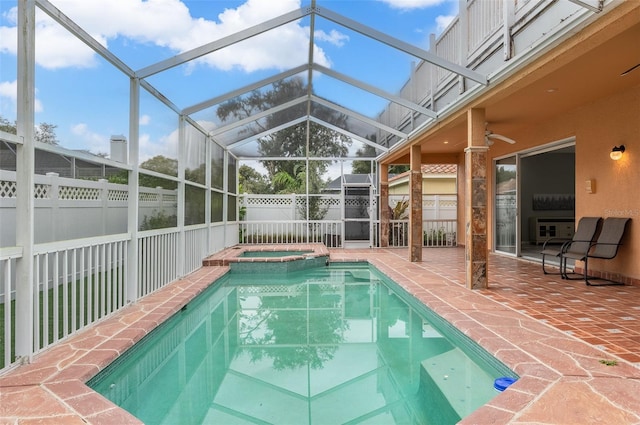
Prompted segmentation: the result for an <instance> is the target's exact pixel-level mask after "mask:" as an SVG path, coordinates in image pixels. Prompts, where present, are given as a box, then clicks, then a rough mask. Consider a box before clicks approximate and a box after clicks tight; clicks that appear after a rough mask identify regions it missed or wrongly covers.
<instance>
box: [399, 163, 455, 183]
mask: <svg viewBox="0 0 640 425" xmlns="http://www.w3.org/2000/svg"><path fill="white" fill-rule="evenodd" d="M421 171H422V174H423V175H425V174H440V175H454V176H455V175H456V174H457V173H458V166H457V165H456V164H426V165H422V167H421ZM409 173H410V172H409V171H406V172H404V173H402V174H397V175H395V176H393V177H390V178H389V183H392V182H396V181H399V180H403V179H405V178H407V177H408V176H409Z"/></svg>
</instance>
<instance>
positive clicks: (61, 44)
mask: <svg viewBox="0 0 640 425" xmlns="http://www.w3.org/2000/svg"><path fill="white" fill-rule="evenodd" d="M56 5H57V6H58V7H59V8H60V10H61V11H62V12H63V13H65V14H66V15H67V16H69V17H70V18H71V19H72V20H74V22H76V23H77V24H79V25H80V26H81V27H82V28H83V29H84V30H85V31H87V32H88V33H89V34H91V35H92V36H93V37H94V38H96V40H98V41H99V42H100V43H101V44H102V45H104V46H107V45H108V41H109V40H113V39H115V38H118V37H123V38H126V39H129V40H133V41H137V42H139V43H151V44H154V45H157V46H161V47H166V48H168V49H170V50H171V51H173V52H175V53H178V52H184V51H188V50H191V49H193V48H195V47H198V46H201V45H203V44H206V43H209V42H212V41H215V40H218V39H220V38H222V37H225V36H227V35H230V34H233V33H236V32H238V31H240V30H243V29H246V28H248V27H251V26H253V25H256V24H259V23H262V22H264V21H265V20H268V19H271V18H274V17H277V16H279V15H282V14H283V13H286V12H290V11H292V10H295V9H298V8H300V0H278V1H265V0H247V2H246V3H244V4H242V5H240V6H238V7H237V8H235V9H226V10H225V11H224V12H222V13H220V14H219V15H218V17H217V20H215V21H213V20H207V19H204V18H198V17H193V16H191V14H190V11H189V9H188V8H187V6H186V5H185V4H184V3H182V2H181V1H179V0H146V1H143V0H119V1H114V0H91V1H87V0H59V1H56ZM14 14H15V8H14V9H12V11H11V12H10V13H7V14H6V17H7V19H8V20H9V21H11V19H9V17H10V16H13V15H14ZM36 21H37V22H36V24H37V45H36V50H37V53H36V56H37V62H38V64H39V65H40V66H42V67H45V68H49V69H57V68H62V67H81V68H84V67H91V66H95V64H96V63H97V62H96V57H95V54H94V53H93V51H92V50H91V49H89V48H88V47H87V46H86V45H84V44H83V43H81V42H80V41H78V40H77V39H75V38H74V37H73V36H71V34H69V33H68V32H66V30H64V29H63V28H62V27H61V26H59V25H58V24H55V23H54V21H53V20H52V19H50V18H49V17H48V16H46V15H45V14H44V13H42V12H38V13H37V19H36ZM0 36H1V37H0V40H2V41H0V51H3V52H10V53H13V54H15V53H16V49H17V47H16V45H17V43H16V37H17V32H16V29H15V26H14V27H0ZM308 38H309V28H308V27H303V26H301V25H300V24H299V23H291V24H288V25H285V26H282V27H279V28H277V29H274V30H271V31H268V32H267V33H264V34H261V35H259V36H256V37H252V38H250V39H248V40H245V41H243V42H241V43H239V44H238V45H235V46H233V48H232V49H223V50H221V51H219V52H215V53H213V54H210V55H207V56H204V57H202V58H199V59H198V60H197V61H198V63H205V64H207V65H209V66H213V67H217V68H220V69H224V70H227V69H232V68H238V69H242V70H244V71H246V72H251V71H254V70H258V69H265V68H278V69H285V68H289V67H291V66H295V65H299V64H300V63H302V62H304V60H305V59H306V51H307V46H308ZM323 40H325V41H330V42H338V43H339V42H344V40H345V37H344V36H341V35H340V34H339V33H334V32H332V33H331V34H330V35H329V36H327V38H323ZM294 52H299V53H296V54H300V55H302V56H301V57H296V56H295V55H294V54H292V53H294ZM314 54H315V58H316V61H317V62H318V63H320V64H323V65H328V63H329V61H328V59H327V58H326V55H325V53H324V52H323V51H322V49H318V48H316V52H315V53H314Z"/></svg>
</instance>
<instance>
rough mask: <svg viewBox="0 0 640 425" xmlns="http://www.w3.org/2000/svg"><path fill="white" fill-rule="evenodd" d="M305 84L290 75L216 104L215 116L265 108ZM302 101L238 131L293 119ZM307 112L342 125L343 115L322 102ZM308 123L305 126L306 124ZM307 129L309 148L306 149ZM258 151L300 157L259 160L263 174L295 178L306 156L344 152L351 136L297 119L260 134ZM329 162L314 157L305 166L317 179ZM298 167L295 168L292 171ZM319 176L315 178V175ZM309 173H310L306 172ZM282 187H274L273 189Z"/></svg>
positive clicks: (298, 93) (241, 115)
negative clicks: (270, 86) (280, 174)
mask: <svg viewBox="0 0 640 425" xmlns="http://www.w3.org/2000/svg"><path fill="white" fill-rule="evenodd" d="M307 90H308V87H307V86H306V85H305V84H304V82H303V80H302V79H301V78H298V77H296V78H292V79H290V80H287V81H281V82H277V83H274V84H273V86H272V89H271V90H269V91H265V92H261V91H259V90H254V91H252V92H251V93H250V94H249V95H248V96H246V97H244V98H242V97H236V98H234V99H230V100H228V101H227V102H225V103H223V104H222V105H220V107H219V108H218V111H217V115H218V118H220V119H221V120H222V121H223V122H224V121H227V120H229V119H231V118H233V119H234V120H241V119H245V118H248V117H250V116H252V115H255V114H258V113H260V112H263V111H267V110H269V109H271V108H274V107H276V106H278V105H281V104H283V103H285V102H287V101H289V100H292V99H297V98H299V97H302V96H305V95H307ZM306 108H307V106H306V104H300V105H297V106H294V107H290V108H287V109H285V110H282V111H278V112H275V113H273V114H271V115H269V116H268V117H267V118H266V119H265V120H263V121H256V122H255V123H254V124H253V128H249V129H246V130H243V131H241V133H240V134H247V135H248V134H257V133H260V132H264V131H267V130H268V129H271V128H274V127H277V126H279V125H282V124H286V123H288V122H290V121H292V120H294V119H297V118H299V117H301V116H304V115H306V114H307V111H306ZM311 114H312V115H313V116H315V117H317V118H319V119H321V120H323V121H326V122H328V123H330V124H332V125H335V126H337V127H344V126H345V124H346V121H347V117H346V116H345V115H344V114H340V113H338V112H336V111H334V110H332V109H330V108H327V107H325V106H322V105H314V106H313V108H312V111H311ZM307 125H308V127H307ZM307 129H308V137H309V148H308V149H307ZM258 144H259V146H258V153H259V154H260V155H261V156H263V157H272V158H273V157H276V158H280V157H286V158H300V160H299V161H298V160H282V161H279V160H272V161H267V160H265V161H260V162H261V164H262V165H263V166H264V167H265V168H266V169H267V178H268V179H269V180H270V181H273V179H274V177H275V176H276V174H278V173H281V172H286V173H287V174H288V175H289V176H290V177H292V178H293V179H295V178H296V175H297V174H298V172H299V170H300V167H301V166H305V161H304V158H305V157H306V156H316V157H329V158H331V157H340V156H344V155H346V153H347V152H348V149H349V146H350V145H351V139H350V138H349V137H347V136H345V135H343V134H342V133H340V132H337V131H334V130H331V129H329V128H327V127H325V126H323V125H319V124H317V123H313V122H310V123H308V124H307V123H300V124H297V125H293V126H291V127H287V128H285V129H282V130H280V131H278V132H276V133H272V134H270V135H268V136H264V137H262V138H260V140H259V141H258ZM329 164H330V163H329V162H328V161H327V162H320V161H314V165H313V167H310V169H309V170H306V172H308V173H313V174H314V179H313V180H314V182H316V181H320V182H321V176H322V175H323V174H324V173H325V172H326V171H327V169H328V167H329ZM296 170H298V172H296ZM316 174H317V175H318V176H319V178H318V179H316V178H315V175H316ZM309 175H310V176H311V174H309ZM282 189H283V188H282V187H280V188H274V192H277V191H279V190H282Z"/></svg>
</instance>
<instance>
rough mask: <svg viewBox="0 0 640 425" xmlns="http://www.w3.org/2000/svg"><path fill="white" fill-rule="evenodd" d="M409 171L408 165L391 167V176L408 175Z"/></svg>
mask: <svg viewBox="0 0 640 425" xmlns="http://www.w3.org/2000/svg"><path fill="white" fill-rule="evenodd" d="M407 171H409V166H408V165H398V164H394V165H389V174H402V173H406V172H407Z"/></svg>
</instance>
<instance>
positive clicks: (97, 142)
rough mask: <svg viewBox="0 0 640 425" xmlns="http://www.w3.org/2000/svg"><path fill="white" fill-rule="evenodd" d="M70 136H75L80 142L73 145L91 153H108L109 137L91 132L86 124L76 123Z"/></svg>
mask: <svg viewBox="0 0 640 425" xmlns="http://www.w3.org/2000/svg"><path fill="white" fill-rule="evenodd" d="M71 134H73V135H74V136H77V137H78V139H79V141H80V143H74V145H79V146H82V149H84V150H88V151H89V152H92V153H99V152H102V153H109V149H110V145H109V140H110V139H109V137H107V136H103V135H101V134H98V133H95V132H93V131H91V130H90V129H89V126H88V125H87V124H85V123H78V124H74V125H72V126H71Z"/></svg>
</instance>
